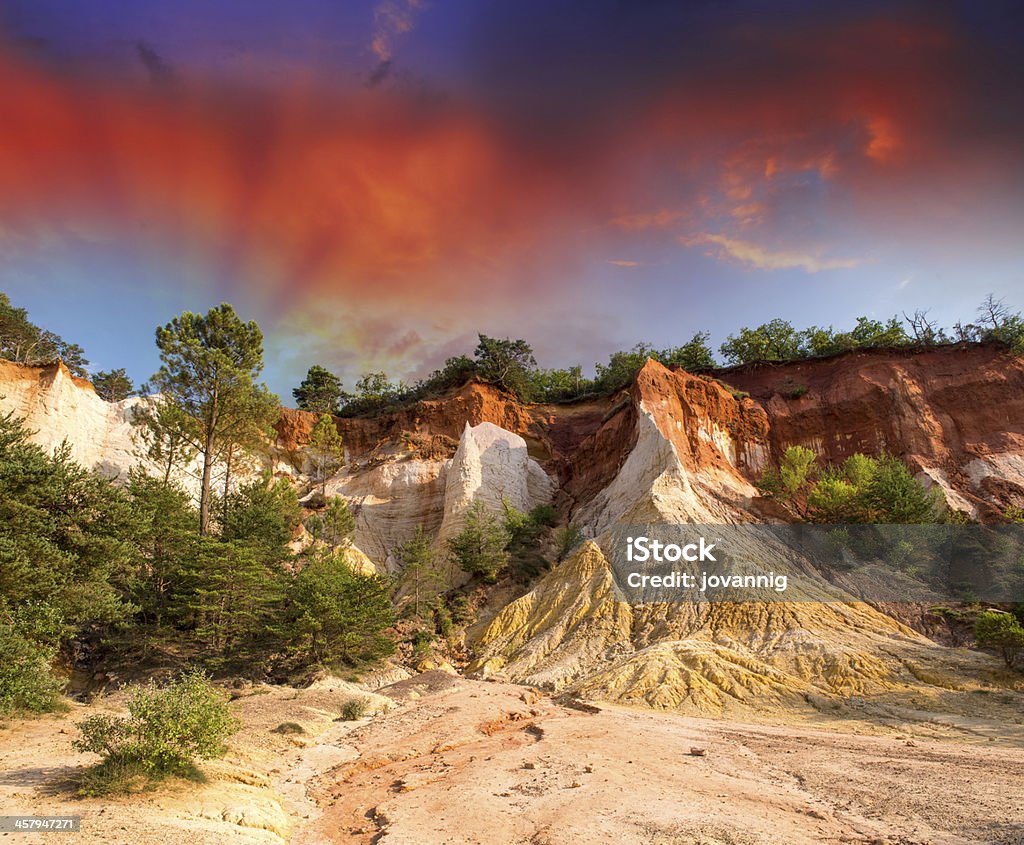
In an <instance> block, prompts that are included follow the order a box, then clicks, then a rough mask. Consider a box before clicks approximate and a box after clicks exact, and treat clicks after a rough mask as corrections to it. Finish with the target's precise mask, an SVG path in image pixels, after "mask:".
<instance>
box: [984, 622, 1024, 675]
mask: <svg viewBox="0 0 1024 845" xmlns="http://www.w3.org/2000/svg"><path fill="white" fill-rule="evenodd" d="M974 638H975V640H976V641H977V643H978V647H979V648H992V649H996V650H997V651H999V653H1000V654H1001V655H1002V658H1003V661H1004V662H1005V663H1006V665H1007V666H1013V663H1014V661H1015V660H1016V659H1017V655H1018V654H1021V653H1024V627H1021V624H1020V622H1018V621H1017V617H1016V616H1014V615H1013V614H1012V613H1004V612H1003V611H1001V610H986V611H983V612H982V613H979V614H978V618H977V619H976V620H975V622H974Z"/></svg>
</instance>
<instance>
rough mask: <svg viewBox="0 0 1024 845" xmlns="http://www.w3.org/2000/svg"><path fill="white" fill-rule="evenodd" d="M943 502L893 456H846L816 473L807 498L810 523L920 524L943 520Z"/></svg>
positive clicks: (939, 495)
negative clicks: (841, 460)
mask: <svg viewBox="0 0 1024 845" xmlns="http://www.w3.org/2000/svg"><path fill="white" fill-rule="evenodd" d="M942 505H943V500H942V498H941V494H940V493H939V492H938V491H935V490H927V489H925V487H924V485H923V484H922V483H921V482H920V481H918V480H917V479H916V478H914V477H913V476H912V475H911V474H910V470H908V469H907V467H906V465H905V464H904V463H903V462H902V461H900V460H899V459H898V458H895V457H893V456H892V455H884V454H883V455H880V456H879V457H877V458H871V457H868V456H867V455H861V454H856V455H851V456H850V457H849V458H847V459H846V461H845V462H844V463H843V464H842V466H840V467H829V468H828V469H826V470H825V471H824V472H822V473H821V474H820V477H819V478H818V479H817V481H816V482H815V483H814V484H813V486H812V488H811V489H810V490H809V492H808V494H807V513H808V516H809V518H810V519H811V521H813V522H818V523H823V524H842V523H872V524H896V525H924V524H930V523H935V522H942V521H945V517H944V515H943V508H942Z"/></svg>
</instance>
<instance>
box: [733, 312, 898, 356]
mask: <svg viewBox="0 0 1024 845" xmlns="http://www.w3.org/2000/svg"><path fill="white" fill-rule="evenodd" d="M911 342H912V340H911V338H910V336H909V335H908V334H907V333H906V331H905V330H904V328H903V324H902V323H901V322H900V319H899V318H898V317H895V316H894V317H891V318H890V319H889V320H888V321H886V322H884V323H883V322H881V321H879V320H872V319H870V318H869V317H858V318H857V322H856V325H854V327H853V328H852V329H851V330H850V331H847V332H837V331H836V330H835V329H833V328H832V327H831V326H829V327H828V328H822V327H820V326H811V327H810V328H807V329H803V330H797V329H795V328H793V325H792V324H791V323H790V322H788V321H787V320H779V319H776V320H771V321H769V322H767V323H764V324H762V325H760V326H758V327H757V328H753V329H751V328H746V327H744V328H742V329H740V331H739V333H738V334H736V335H729V337H728V338H726V341H725V343H723V344H722V345H721V347H720V348H719V351H720V352H721V353H722V357H723V358H725V360H726V362H727V363H729V364H750V363H753V362H755V361H791V360H793V359H796V358H811V357H817V356H822V355H834V354H836V353H838V352H846V351H849V350H851V349H870V348H877V347H893V346H906V345H908V344H910V343H911Z"/></svg>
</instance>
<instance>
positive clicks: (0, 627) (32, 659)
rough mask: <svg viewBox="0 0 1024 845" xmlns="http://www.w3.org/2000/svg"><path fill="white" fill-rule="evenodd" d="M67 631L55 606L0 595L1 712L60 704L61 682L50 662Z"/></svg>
mask: <svg viewBox="0 0 1024 845" xmlns="http://www.w3.org/2000/svg"><path fill="white" fill-rule="evenodd" d="M63 632H64V620H63V618H62V616H61V614H60V611H58V610H57V609H56V608H54V607H52V606H50V605H47V604H44V603H42V602H35V601H32V602H26V603H25V604H22V605H20V606H19V607H17V608H11V607H9V606H8V605H7V603H6V601H5V600H2V599H0V716H10V715H17V714H21V713H44V712H48V711H51V710H55V709H57V708H58V707H60V702H61V698H60V687H61V685H60V683H59V682H58V681H57V679H56V678H55V677H54V676H53V674H52V672H51V669H50V666H51V664H52V662H53V660H54V658H55V657H56V655H57V647H58V645H59V643H60V639H61V636H62V634H63Z"/></svg>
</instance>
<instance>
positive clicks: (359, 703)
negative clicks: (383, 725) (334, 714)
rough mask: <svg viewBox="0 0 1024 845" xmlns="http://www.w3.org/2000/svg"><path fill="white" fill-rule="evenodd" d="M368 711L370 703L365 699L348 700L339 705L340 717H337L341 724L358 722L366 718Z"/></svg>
mask: <svg viewBox="0 0 1024 845" xmlns="http://www.w3.org/2000/svg"><path fill="white" fill-rule="evenodd" d="M369 711H370V702H369V700H368V699H366V698H350V699H348V700H347V701H346V702H345V703H344V704H342V705H341V715H340V716H339V717H338V718H340V719H341V721H343V722H358V721H359V720H360V719H363V718H365V717H366V714H367V713H369Z"/></svg>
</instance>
